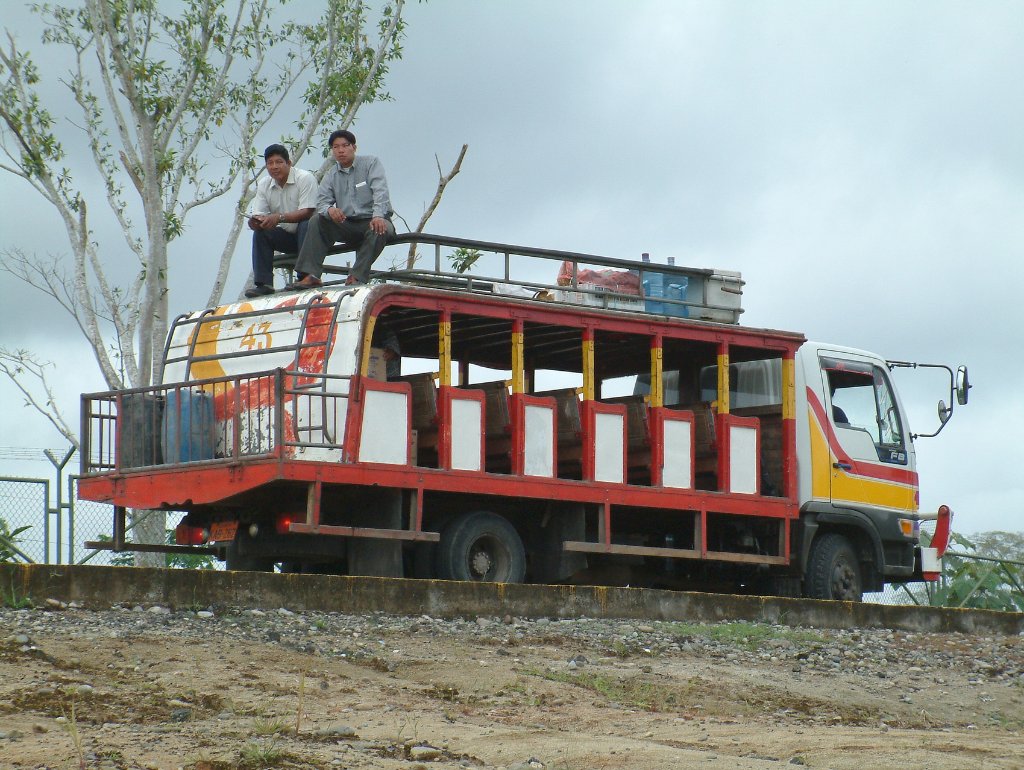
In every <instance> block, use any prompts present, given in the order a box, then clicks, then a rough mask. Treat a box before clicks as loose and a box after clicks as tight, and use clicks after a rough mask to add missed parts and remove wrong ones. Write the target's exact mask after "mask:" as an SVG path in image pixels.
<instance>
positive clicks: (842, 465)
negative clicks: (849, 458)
mask: <svg viewBox="0 0 1024 770" xmlns="http://www.w3.org/2000/svg"><path fill="white" fill-rule="evenodd" d="M832 467H833V468H838V469H839V470H841V471H852V470H853V466H852V465H850V464H849V463H832Z"/></svg>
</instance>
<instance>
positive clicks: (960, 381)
mask: <svg viewBox="0 0 1024 770" xmlns="http://www.w3.org/2000/svg"><path fill="white" fill-rule="evenodd" d="M970 389H971V382H970V380H969V379H968V378H967V367H966V366H961V367H958V368H957V370H956V402H957V403H958V404H960V406H963V405H964V404H966V403H967V396H968V391H969V390H970Z"/></svg>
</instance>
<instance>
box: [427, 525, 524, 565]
mask: <svg viewBox="0 0 1024 770" xmlns="http://www.w3.org/2000/svg"><path fill="white" fill-rule="evenodd" d="M437 565H438V573H439V576H440V577H442V578H446V579H448V580H471V581H475V582H483V583H522V582H523V579H524V578H525V577H526V550H525V549H524V548H523V541H522V539H520V537H519V533H518V532H516V529H515V527H513V526H512V525H511V524H509V522H508V521H507V520H506V519H503V518H502V517H501V516H498V515H496V514H493V513H488V512H486V511H476V512H473V513H466V514H463V515H462V516H459V517H458V518H456V519H454V520H453V521H452V522H451V523H449V524H448V526H446V527H445V528H444V531H442V532H441V541H440V543H438V549H437Z"/></svg>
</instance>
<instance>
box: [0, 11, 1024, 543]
mask: <svg viewBox="0 0 1024 770" xmlns="http://www.w3.org/2000/svg"><path fill="white" fill-rule="evenodd" d="M295 7H296V8H297V9H302V8H305V9H308V12H309V13H310V14H311V15H312V14H314V13H315V12H316V10H317V9H318V7H319V3H316V2H312V0H309V1H303V0H300V1H299V2H296V3H295ZM406 18H407V20H408V36H407V38H406V41H405V55H404V58H403V60H401V61H399V62H397V63H395V65H394V66H393V69H392V73H391V76H390V78H389V80H388V90H389V91H390V93H391V94H392V96H393V97H394V101H392V102H388V103H382V104H376V105H370V106H368V107H365V108H364V109H363V110H362V111H361V112H360V114H359V118H358V120H357V122H356V124H355V125H354V126H353V130H354V131H355V133H356V135H357V137H358V145H359V151H360V152H362V153H368V154H373V155H377V156H379V157H380V158H381V159H382V161H383V162H384V164H385V166H386V168H387V171H388V177H389V181H390V185H391V190H392V199H393V203H394V205H395V208H396V210H397V211H398V213H400V214H401V215H402V216H404V217H405V219H406V220H408V222H409V223H410V225H415V222H416V221H417V220H418V219H419V216H420V214H421V213H422V211H423V208H424V205H425V204H426V202H427V201H429V199H430V198H431V197H432V195H433V192H434V188H435V185H436V177H437V170H436V167H435V160H434V155H435V153H436V154H438V155H439V156H440V159H441V163H442V165H444V166H445V167H446V168H447V166H448V165H450V164H451V163H452V162H453V161H454V159H455V157H456V155H457V153H458V150H459V148H460V147H461V145H462V144H463V143H464V142H465V143H468V144H469V154H468V156H467V158H466V161H465V163H464V164H463V170H462V174H461V175H460V176H459V177H458V178H457V179H456V180H455V181H454V182H453V183H452V185H451V186H450V188H449V190H448V192H447V193H446V195H445V199H444V201H443V202H442V204H441V207H440V209H439V210H438V212H437V214H436V215H435V216H434V218H433V220H432V221H431V224H430V226H429V228H428V229H429V230H430V231H431V232H438V233H444V234H448V235H455V236H462V237H468V238H477V239H481V240H490V241H498V242H505V243H514V244H522V245H529V246H538V247H550V248H557V249H568V250H573V251H581V252H589V253H598V254H606V255H609V256H616V257H624V258H637V257H638V256H639V254H640V253H641V252H643V251H647V252H650V253H651V254H652V255H653V257H654V258H655V259H656V260H657V261H663V260H664V259H665V257H667V256H669V255H672V256H675V257H676V259H677V264H685V265H690V266H694V267H717V268H723V269H731V270H740V271H742V273H743V278H744V280H745V281H746V287H745V293H744V297H743V302H744V307H745V309H746V312H745V314H744V316H743V323H744V324H746V325H752V326H764V327H771V328H779V329H786V330H791V331H800V332H803V333H804V334H805V335H806V336H807V337H809V338H811V339H816V340H825V341H829V342H835V343H839V344H844V345H851V346H855V347H860V348H866V349H869V350H872V351H874V352H877V353H879V354H881V355H882V356H884V357H886V358H890V359H903V360H912V361H923V362H932V363H946V364H950V365H953V366H954V367H955V366H956V365H957V364H960V363H966V364H968V365H969V366H970V371H971V378H972V381H973V382H974V384H975V386H976V387H975V389H974V390H973V392H972V401H971V403H970V404H969V405H968V406H967V407H965V408H957V410H956V415H955V417H954V418H953V421H952V422H951V423H950V424H949V425H948V426H947V427H946V429H945V430H944V431H943V433H942V434H941V435H940V436H939V437H937V438H934V439H920V440H918V442H917V452H918V459H919V470H920V474H921V506H922V509H923V510H934V509H935V508H936V507H937V506H938V505H939V504H940V503H948V504H950V505H951V506H952V507H953V509H954V510H955V511H956V514H957V519H956V525H955V526H956V528H957V529H958V530H960V531H963V532H973V531H984V530H991V529H1006V530H1017V531H1020V530H1022V529H1024V480H1022V479H1024V475H1022V474H1021V472H1020V470H1019V465H1020V462H1021V460H1022V454H1024V453H1022V451H1021V449H1020V447H1019V443H1018V437H1019V436H1020V435H1024V397H1022V386H1021V384H1020V383H1021V382H1022V381H1024V363H1022V355H1021V352H1022V348H1024V345H1022V338H1024V311H1022V309H1021V308H1022V305H1024V303H1022V300H1021V291H1022V289H1021V284H1022V278H1024V268H1022V267H1021V261H1022V257H1024V216H1022V214H1024V87H1022V86H1021V80H1020V74H1021V73H1022V72H1024V3H1020V2H971V3H967V2H941V1H940V2H935V1H930V2H850V3H837V2H833V3H822V2H816V1H815V2H792V1H783V2H771V3H768V2H763V3H756V2H748V1H746V0H744V1H743V2H660V3H659V2H643V1H642V0H641V1H636V2H632V3H628V4H626V3H622V2H604V1H602V0H586V1H584V0H579V1H566V2H550V0H544V1H538V2H525V1H524V0H517V1H516V2H482V1H480V0H476V1H470V0H433V1H432V2H429V3H417V2H413V3H411V4H410V5H409V6H408V7H407V9H406ZM4 24H5V25H6V26H7V28H8V29H10V30H12V31H14V32H15V34H16V35H17V37H18V40H19V42H20V43H21V44H22V45H27V44H29V43H32V42H33V41H35V40H37V39H38V31H39V26H38V23H37V22H35V20H34V19H33V17H32V15H31V13H29V12H28V11H26V10H24V9H23V8H22V6H21V5H20V4H16V3H15V2H11V3H9V4H5V20H4ZM58 74H59V73H58V72H49V73H48V77H49V79H50V80H51V81H52V80H54V79H55V78H56V77H57V75H58ZM52 92H53V93H55V94H57V93H60V92H59V89H58V88H57V86H56V85H54V87H53V89H52ZM61 98H64V99H66V97H65V96H63V94H61ZM69 117H70V113H69ZM61 126H62V128H63V130H65V131H67V132H69V133H70V132H73V131H74V130H75V129H74V127H73V126H72V125H71V124H70V123H68V122H64V123H62V124H61ZM284 127H285V126H284V120H282V123H281V126H280V129H279V130H283V129H284ZM276 138H277V137H276V134H275V135H270V134H268V135H267V136H266V137H264V139H265V143H270V142H271V141H274V140H275V139H276ZM302 165H305V166H306V167H308V168H315V167H316V166H317V165H318V163H314V162H312V159H310V162H308V163H303V164H302ZM102 205H103V202H102V200H100V201H98V202H97V204H96V206H97V207H98V206H102ZM228 205H230V204H228ZM229 216H230V212H229V211H223V210H221V211H210V212H209V213H208V214H206V215H204V217H202V218H200V217H196V218H195V219H193V220H190V224H191V227H190V230H189V232H188V233H187V234H186V236H185V237H184V238H182V239H180V240H179V241H177V242H175V244H174V247H173V248H172V253H171V263H172V267H171V270H172V291H173V293H172V300H171V301H172V308H171V310H172V315H176V314H178V313H180V312H185V311H187V310H191V309H194V308H196V307H197V305H199V304H200V303H202V302H204V301H205V298H206V295H207V293H208V291H209V282H208V281H206V280H204V275H206V274H208V275H209V277H210V279H211V280H212V277H213V270H214V262H215V255H216V252H217V251H218V250H219V247H220V244H221V243H222V242H223V235H224V231H225V230H226V228H227V222H228V217H229ZM62 233H63V229H62V227H61V225H60V222H59V220H58V219H57V217H56V214H55V213H54V212H53V211H52V210H50V209H48V208H47V205H46V204H45V203H44V202H42V201H41V200H40V199H38V198H35V197H33V193H32V191H31V189H30V188H28V187H27V186H26V185H24V184H23V183H20V182H19V181H18V180H16V179H14V178H12V177H9V176H5V177H2V178H0V245H2V247H3V248H10V247H12V246H20V247H21V248H23V249H25V250H28V251H35V252H38V253H40V254H51V253H52V254H62V253H67V252H68V247H67V245H66V241H65V240H64V238H63V236H62ZM248 270H249V257H248V243H247V239H245V238H243V239H242V241H241V242H240V245H239V249H238V252H237V256H236V259H235V261H234V263H233V267H232V273H231V277H230V281H231V283H232V286H233V287H241V285H242V284H243V282H244V281H245V279H246V276H247V274H248ZM236 290H237V289H235V288H232V290H231V291H232V292H233V291H236ZM0 292H2V295H3V302H2V303H0V342H2V344H3V345H5V346H8V347H28V348H32V349H34V350H36V351H38V353H39V354H40V355H42V356H44V357H46V358H49V359H51V360H54V361H55V362H57V363H58V366H59V368H58V372H59V374H58V380H59V399H60V401H61V405H62V407H63V408H64V409H65V410H66V412H67V413H68V414H69V416H70V418H71V421H72V422H75V421H76V419H77V418H76V417H75V415H76V413H77V401H76V399H77V394H78V393H80V392H81V391H83V390H99V389H103V387H104V386H103V383H102V381H101V379H100V377H99V375H98V372H96V368H95V365H93V364H92V363H91V360H90V357H89V353H88V351H87V350H86V347H85V344H84V343H83V342H80V338H79V337H78V336H76V334H77V333H76V331H75V329H74V328H73V326H71V325H70V324H69V322H68V321H67V319H66V318H65V317H63V316H62V315H61V311H60V310H59V309H58V308H56V307H55V306H53V305H51V304H48V303H47V302H46V300H45V298H43V297H42V296H41V295H38V294H34V293H32V292H31V291H29V290H26V289H25V288H24V287H23V286H22V285H20V284H19V283H18V282H17V281H15V280H13V279H11V278H10V277H9V276H7V275H0ZM896 381H897V386H898V387H900V388H901V391H902V393H903V398H904V402H905V404H906V405H907V406H908V408H909V409H910V412H911V420H912V427H913V429H914V430H916V431H919V432H930V431H931V430H932V429H934V424H935V421H936V418H935V417H934V414H935V403H936V401H937V400H938V399H939V398H946V399H947V400H948V393H947V392H944V387H945V386H944V384H943V382H942V381H941V380H940V379H935V378H934V377H929V376H928V375H925V374H922V373H920V372H915V373H906V372H899V373H897V377H896ZM0 403H3V405H4V408H3V410H2V412H0V447H6V448H9V447H55V448H56V447H60V446H62V442H61V441H60V440H59V438H58V436H57V434H56V433H55V432H54V431H53V430H52V429H51V428H49V426H48V425H47V424H46V423H45V421H43V420H42V419H41V418H38V417H36V416H35V415H33V413H32V412H31V411H30V410H28V409H25V408H22V407H21V403H22V399H21V398H20V396H19V395H18V394H17V392H16V391H15V390H14V388H13V387H12V386H11V385H10V384H8V383H7V382H0ZM11 454H12V453H11V452H10V451H9V450H8V451H7V452H6V455H5V453H4V451H3V450H2V449H0V475H3V474H10V473H18V474H21V475H26V474H27V475H45V474H47V472H48V469H49V466H48V464H42V463H39V462H36V463H32V464H29V465H25V464H16V463H13V462H12V461H11V460H10V457H11Z"/></svg>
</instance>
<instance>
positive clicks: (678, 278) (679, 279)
mask: <svg viewBox="0 0 1024 770" xmlns="http://www.w3.org/2000/svg"><path fill="white" fill-rule="evenodd" d="M671 281H672V283H670V284H669V285H668V287H667V288H666V289H665V297H666V298H667V299H674V300H681V301H685V300H686V286H687V284H689V280H688V279H687V277H686V276H685V275H673V276H672V277H671ZM665 315H671V316H675V317H676V318H686V317H687V316H689V315H690V310H689V308H687V307H686V305H676V304H673V303H672V302H666V303H665Z"/></svg>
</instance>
